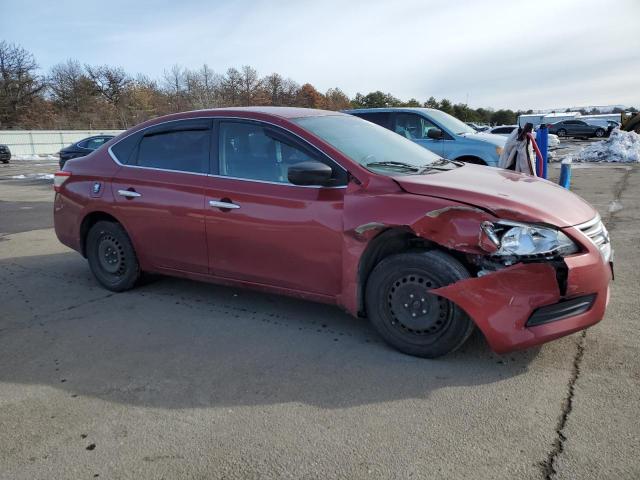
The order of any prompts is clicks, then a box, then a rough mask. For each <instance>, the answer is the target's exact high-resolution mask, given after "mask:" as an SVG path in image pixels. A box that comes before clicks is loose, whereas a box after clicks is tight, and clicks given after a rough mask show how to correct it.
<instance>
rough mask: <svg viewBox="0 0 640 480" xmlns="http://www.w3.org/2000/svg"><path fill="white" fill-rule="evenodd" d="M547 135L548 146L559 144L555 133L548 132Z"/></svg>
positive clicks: (553, 146)
mask: <svg viewBox="0 0 640 480" xmlns="http://www.w3.org/2000/svg"><path fill="white" fill-rule="evenodd" d="M548 137H549V139H548V140H547V144H548V145H549V148H555V147H557V146H559V145H560V138H559V137H558V136H557V135H554V134H553V133H550V134H549V135H548Z"/></svg>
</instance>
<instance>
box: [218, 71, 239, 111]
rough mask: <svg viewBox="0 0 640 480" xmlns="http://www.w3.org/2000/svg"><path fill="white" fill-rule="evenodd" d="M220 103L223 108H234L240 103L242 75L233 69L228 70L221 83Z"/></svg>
mask: <svg viewBox="0 0 640 480" xmlns="http://www.w3.org/2000/svg"><path fill="white" fill-rule="evenodd" d="M221 87H222V89H221V92H222V101H223V103H224V106H230V107H233V106H236V105H238V103H239V101H240V90H241V88H242V75H241V74H240V72H239V71H238V70H236V69H235V68H230V69H228V70H227V73H226V74H225V76H224V77H223V78H222V82H221Z"/></svg>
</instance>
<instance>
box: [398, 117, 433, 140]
mask: <svg viewBox="0 0 640 480" xmlns="http://www.w3.org/2000/svg"><path fill="white" fill-rule="evenodd" d="M432 128H438V127H436V126H435V125H434V124H433V123H432V122H430V121H429V120H427V119H426V118H424V117H423V116H421V115H417V114H415V113H398V114H396V118H395V122H394V131H395V132H396V133H397V134H399V135H402V136H403V137H405V138H408V139H409V140H423V139H427V138H429V137H428V132H429V130H431V129H432Z"/></svg>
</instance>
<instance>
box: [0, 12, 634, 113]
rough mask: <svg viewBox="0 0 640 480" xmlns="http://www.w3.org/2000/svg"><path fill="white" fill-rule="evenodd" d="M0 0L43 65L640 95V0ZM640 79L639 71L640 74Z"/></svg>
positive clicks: (561, 97)
mask: <svg viewBox="0 0 640 480" xmlns="http://www.w3.org/2000/svg"><path fill="white" fill-rule="evenodd" d="M64 7H65V8H60V5H58V4H55V6H54V4H51V3H50V2H44V1H43V2H35V1H22V2H18V1H14V2H9V3H8V4H7V5H3V10H5V16H6V19H5V22H4V24H5V27H6V28H5V27H3V30H5V32H4V33H5V35H4V38H5V39H7V40H10V41H16V42H18V43H20V44H22V45H23V46H24V47H25V48H27V49H29V50H31V51H32V52H34V54H35V55H36V56H37V58H38V60H39V62H40V63H41V65H42V66H43V67H44V68H48V67H50V66H51V65H53V64H55V63H58V62H60V61H63V60H65V59H67V58H77V59H78V60H80V61H81V62H82V63H91V64H95V63H110V64H116V65H120V66H122V67H124V68H125V69H126V70H127V71H130V72H132V73H135V72H141V73H145V74H148V75H151V76H154V77H159V76H160V75H161V74H162V71H163V70H164V69H168V68H169V67H170V66H171V65H173V64H176V63H177V64H180V65H182V66H185V67H189V68H197V67H199V66H201V65H202V64H204V63H207V64H208V65H209V66H210V67H212V68H213V69H214V70H216V71H217V72H224V71H225V70H226V69H227V68H229V67H232V66H236V67H238V66H240V65H245V64H248V65H252V66H254V67H255V68H257V69H258V71H259V72H260V73H262V74H268V73H271V72H274V71H275V72H279V73H281V74H282V75H284V76H290V77H292V78H293V79H295V80H297V81H298V82H307V81H308V82H311V83H313V84H314V85H316V86H317V87H318V88H319V89H321V90H326V89H327V88H330V87H335V86H338V87H340V88H342V89H343V90H344V91H346V92H347V93H348V94H349V95H355V93H356V92H363V93H367V92H369V91H372V90H378V89H380V90H383V91H388V92H391V93H393V94H394V95H396V96H399V97H401V98H405V99H407V98H409V97H415V98H418V99H421V100H424V99H426V98H427V97H429V96H431V95H433V96H436V97H438V98H441V97H447V98H450V99H451V100H453V101H456V102H459V101H465V99H466V98H467V96H468V97H469V103H470V104H471V105H472V106H494V107H498V108H499V107H511V108H519V107H520V108H544V107H554V106H563V105H573V104H581V103H591V104H593V103H601V104H607V103H627V104H637V105H640V94H639V93H638V89H637V88H634V87H633V81H634V75H637V73H635V74H634V72H640V56H639V54H638V52H640V41H639V40H638V37H637V35H633V32H634V31H635V29H636V27H635V25H634V23H636V22H637V19H638V18H640V2H637V1H635V0H621V1H617V2H615V3H603V2H602V1H600V0H583V1H578V0H572V1H565V2H557V1H556V0H537V1H536V2H526V3H525V2H514V1H507V0H485V1H482V2H478V1H471V0H467V1H456V2H442V1H422V0H405V1H403V2H402V3H398V2H388V1H380V0H369V1H350V2H344V1H338V0H327V1H310V0H307V1H292V0H282V1H278V2H272V1H264V0H255V1H249V0H240V1H233V2H231V1H216V2H210V1H204V0H192V1H182V2H170V1H166V0H164V1H154V2H150V1H148V2H130V1H124V0H114V1H111V2H109V4H108V6H107V5H105V4H104V3H102V2H101V3H98V2H95V3H92V2H86V1H82V2H81V1H80V0H72V1H67V2H65V3H64ZM635 82H636V83H637V78H636V79H635Z"/></svg>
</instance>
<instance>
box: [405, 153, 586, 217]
mask: <svg viewBox="0 0 640 480" xmlns="http://www.w3.org/2000/svg"><path fill="white" fill-rule="evenodd" d="M393 178H394V180H395V181H396V182H398V184H399V185H400V186H401V187H402V189H403V190H405V191H407V192H409V193H413V194H416V195H428V196H432V197H439V198H447V199H450V200H454V201H456V202H463V203H466V204H470V205H474V206H476V207H479V208H483V209H486V210H490V211H491V212H493V213H494V214H495V215H496V216H498V217H500V218H502V219H505V220H516V221H518V220H519V221H524V222H537V223H547V224H550V225H554V226H556V227H569V226H573V225H577V224H580V223H584V222H587V221H589V220H591V219H592V218H593V217H595V216H596V213H597V212H596V211H595V209H594V208H593V207H592V206H591V205H589V204H588V203H587V202H585V201H584V200H583V199H582V198H580V197H579V196H577V195H576V194H574V193H572V192H570V191H568V190H566V189H564V188H562V187H560V186H558V185H556V184H554V183H551V182H549V181H547V180H543V179H540V178H535V177H530V176H528V175H524V174H520V173H515V172H512V171H509V170H503V169H501V168H493V167H485V166H479V165H465V166H463V167H460V168H456V169H453V170H449V171H445V172H438V173H431V174H426V175H404V176H398V177H393Z"/></svg>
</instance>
